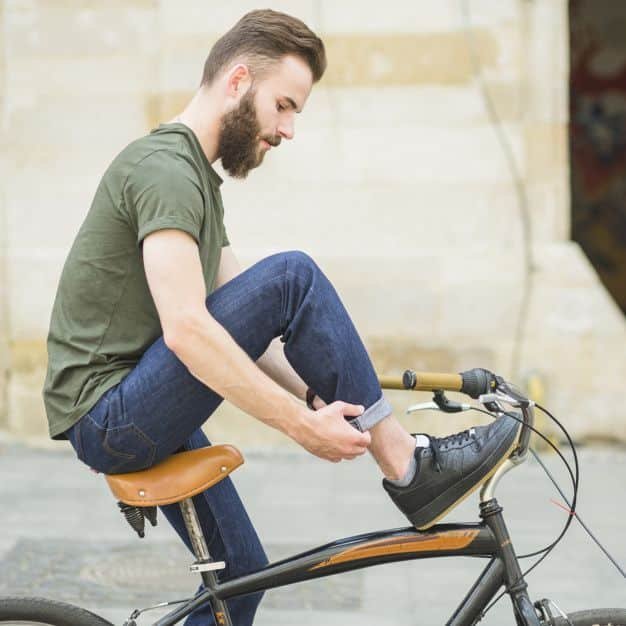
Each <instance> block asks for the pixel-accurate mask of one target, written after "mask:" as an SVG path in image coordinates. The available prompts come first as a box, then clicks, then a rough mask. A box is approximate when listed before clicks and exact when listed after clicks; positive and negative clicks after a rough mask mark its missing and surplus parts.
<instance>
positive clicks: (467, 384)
mask: <svg viewBox="0 0 626 626" xmlns="http://www.w3.org/2000/svg"><path fill="white" fill-rule="evenodd" d="M379 382H380V386H381V387H382V388H383V389H414V390H416V391H435V390H437V389H441V390H443V391H460V392H461V393H465V394H467V395H468V396H470V398H474V399H476V398H478V397H479V396H481V395H482V394H485V393H490V392H492V391H493V390H494V389H495V388H496V385H497V382H498V377H497V376H496V375H495V374H492V373H491V372H490V371H489V370H486V369H483V368H480V367H475V368H474V369H471V370H467V371H466V372H461V373H460V374H438V373H433V372H414V371H413V370H406V371H405V372H404V374H403V375H402V377H400V376H381V377H379Z"/></svg>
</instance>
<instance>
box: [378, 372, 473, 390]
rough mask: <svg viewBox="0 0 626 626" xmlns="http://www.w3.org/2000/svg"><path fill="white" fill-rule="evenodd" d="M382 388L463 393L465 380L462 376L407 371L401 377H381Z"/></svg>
mask: <svg viewBox="0 0 626 626" xmlns="http://www.w3.org/2000/svg"><path fill="white" fill-rule="evenodd" d="M379 381H380V385H381V387H383V388H385V389H415V390H417V391H434V390H435V389H443V390H445V391H461V386H462V384H463V379H462V378H461V375H460V374H437V373H433V372H414V371H413V370H406V372H404V374H403V375H402V378H400V377H399V376H381V377H380V378H379Z"/></svg>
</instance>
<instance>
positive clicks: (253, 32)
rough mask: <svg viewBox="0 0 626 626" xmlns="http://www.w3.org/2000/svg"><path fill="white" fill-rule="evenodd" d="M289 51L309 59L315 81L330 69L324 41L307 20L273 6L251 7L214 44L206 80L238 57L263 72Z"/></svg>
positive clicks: (211, 80) (208, 62)
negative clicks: (310, 27) (263, 7)
mask: <svg viewBox="0 0 626 626" xmlns="http://www.w3.org/2000/svg"><path fill="white" fill-rule="evenodd" d="M288 54H292V55H294V56H297V57H299V58H301V59H302V60H303V61H305V62H306V64H307V65H308V66H309V68H310V69H311V74H312V75H313V82H314V83H316V82H317V81H319V80H320V78H322V75H323V74H324V71H325V70H326V51H325V50H324V44H323V43H322V40H321V39H320V38H319V37H318V36H317V35H316V34H315V33H314V32H313V31H312V30H310V29H309V27H308V26H307V25H306V24H305V23H304V22H302V21H301V20H299V19H297V18H295V17H292V16H291V15H287V14H285V13H280V12H278V11H272V10H271V9H261V10H257V11H250V13H246V15H244V16H243V17H242V18H241V19H240V20H239V21H238V22H237V23H236V24H235V25H234V26H233V27H232V28H231V29H230V30H229V31H228V32H227V33H226V34H225V35H223V36H222V37H220V38H219V39H218V40H217V41H216V42H215V45H214V46H213V47H212V48H211V51H210V52H209V56H208V57H207V60H206V61H205V63H204V72H203V73H202V84H203V85H210V84H211V83H212V82H213V81H214V80H215V77H216V76H217V75H218V74H219V73H220V72H221V71H222V70H223V69H225V68H226V66H227V65H228V64H229V63H232V62H233V61H235V60H237V59H240V60H241V62H242V63H245V64H246V65H248V66H249V69H250V71H251V73H253V74H256V75H260V74H262V73H263V72H264V71H266V70H267V69H269V67H271V66H272V65H274V64H275V63H277V62H278V61H280V60H281V59H282V58H283V57H284V56H286V55H288Z"/></svg>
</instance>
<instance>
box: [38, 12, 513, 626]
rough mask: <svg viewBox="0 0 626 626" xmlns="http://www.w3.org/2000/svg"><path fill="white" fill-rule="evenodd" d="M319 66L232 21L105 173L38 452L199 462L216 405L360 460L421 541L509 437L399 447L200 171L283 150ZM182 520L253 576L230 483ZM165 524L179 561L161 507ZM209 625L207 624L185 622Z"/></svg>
mask: <svg viewBox="0 0 626 626" xmlns="http://www.w3.org/2000/svg"><path fill="white" fill-rule="evenodd" d="M325 67H326V58H325V52H324V46H323V44H322V42H321V40H320V39H319V38H318V37H317V36H316V35H315V34H314V33H312V32H311V31H310V30H309V29H308V28H307V27H306V26H305V24H303V23H302V22H301V21H299V20H297V19H294V18H293V17H290V16H287V15H284V14H281V13H277V12H274V11H270V10H264V11H253V12H251V13H248V14H247V15H245V16H244V17H243V18H242V19H241V20H240V21H239V22H238V23H237V24H236V25H235V26H234V27H233V28H232V29H231V30H230V31H229V32H228V33H226V34H225V35H224V36H223V37H222V38H221V39H220V40H219V41H218V42H217V43H216V44H215V46H214V47H213V48H212V50H211V52H210V54H209V56H208V58H207V61H206V64H205V67H204V73H203V77H202V83H201V85H200V88H199V89H198V91H197V92H196V94H195V95H194V97H193V98H192V100H191V102H189V104H188V105H187V107H186V108H185V109H184V111H182V112H181V113H180V115H178V116H177V117H176V118H175V119H174V120H171V121H170V122H169V123H167V124H162V125H161V126H159V128H157V129H156V130H154V131H152V133H150V135H148V136H146V137H143V138H141V139H139V140H137V141H135V142H134V143H132V144H130V145H129V146H128V147H126V148H125V149H124V150H123V151H122V152H121V153H120V154H119V155H118V156H117V157H116V159H115V160H114V161H113V163H112V164H111V166H110V167H109V169H108V170H107V171H106V173H105V174H104V177H103V178H102V181H101V183H100V185H99V187H98V190H97V192H96V195H95V198H94V200H93V203H92V206H91V209H90V211H89V213H88V215H87V217H86V219H85V221H84V223H83V225H82V227H81V229H80V231H79V233H78V235H77V237H76V240H75V242H74V245H73V247H72V249H71V251H70V254H69V257H68V259H67V261H66V264H65V267H64V269H63V274H62V276H61V280H60V284H59V288H58V293H57V298H56V301H55V305H54V310H53V314H52V320H51V326H50V334H49V338H48V352H49V368H48V375H47V378H46V384H45V389H44V398H45V404H46V410H47V413H48V418H49V423H50V434H51V436H52V437H53V438H67V439H69V440H70V442H71V443H72V445H73V446H74V448H75V449H76V453H77V455H78V457H79V458H80V459H81V460H82V461H83V462H85V463H86V464H87V465H89V466H90V467H92V468H94V469H96V470H98V471H101V472H105V473H120V472H128V471H135V470H140V469H144V468H147V467H149V466H151V465H153V464H155V463H158V462H159V461H162V460H163V459H165V458H166V457H168V456H169V455H171V454H172V453H174V452H177V451H179V450H189V449H193V448H197V447H201V446H206V445H208V441H207V439H206V437H205V436H204V434H203V433H202V431H201V430H200V427H201V426H202V424H203V422H204V421H205V420H206V419H207V418H208V416H210V415H211V413H212V412H213V411H214V410H215V409H216V407H217V406H218V405H219V403H220V402H221V401H222V399H224V398H225V399H226V400H228V401H229V402H232V403H233V404H235V405H236V406H238V407H239V408H241V409H242V410H244V411H245V412H246V413H249V414H250V415H252V416H253V417H255V418H257V419H259V420H261V421H262V422H264V423H265V424H267V425H268V426H271V427H273V428H277V429H278V430H280V431H282V432H283V433H285V434H286V435H287V436H289V437H291V438H292V439H294V440H295V441H296V442H297V443H299V444H300V445H301V446H302V447H304V448H305V449H306V450H308V451H309V452H311V453H312V454H315V455H317V456H319V457H321V458H323V459H327V460H329V461H333V462H338V461H341V460H343V459H354V458H355V457H357V456H359V455H361V454H363V453H364V452H365V451H366V450H369V451H370V453H371V454H372V455H373V457H374V459H375V460H376V462H377V463H378V465H379V466H380V468H381V470H382V473H383V474H384V480H383V485H384V487H385V489H386V490H387V491H388V493H389V494H390V496H391V498H392V500H393V501H394V502H395V503H396V505H397V506H398V507H399V508H400V509H401V510H402V511H403V512H404V513H405V514H406V515H407V517H408V518H409V520H410V521H411V522H412V523H413V524H415V526H417V527H418V528H426V527H428V526H430V525H432V524H433V523H434V522H435V521H436V520H437V519H439V518H440V517H441V516H442V515H444V514H445V512H446V511H447V510H448V509H450V508H451V507H453V506H454V505H455V504H456V503H457V502H458V501H459V500H460V499H462V498H463V497H464V496H465V495H466V494H467V493H468V491H470V490H471V489H472V488H475V487H476V486H477V485H478V484H480V483H481V482H482V481H484V480H485V478H486V476H487V474H488V473H489V472H490V471H491V470H493V468H494V467H495V466H496V465H498V464H499V463H500V462H501V461H502V460H503V459H504V458H505V456H506V454H507V452H508V451H509V450H510V449H511V447H512V445H513V444H514V441H515V437H516V434H517V425H516V423H515V422H513V421H503V420H500V421H498V422H497V423H494V424H493V425H490V426H488V427H477V428H475V429H471V430H470V431H466V432H463V433H460V434H457V435H453V436H451V437H448V438H446V439H443V440H441V439H440V440H434V439H431V438H429V437H428V436H426V435H418V436H417V437H413V436H411V435H409V434H408V433H407V432H405V430H404V429H403V428H402V427H401V426H400V424H399V422H398V421H397V420H396V418H395V417H394V416H393V415H392V410H391V407H390V405H389V403H388V402H387V400H386V399H385V397H384V396H383V395H382V392H381V389H380V386H379V384H378V380H377V377H376V374H375V372H374V370H373V368H372V365H371V362H370V360H369V357H368V355H367V352H366V350H365V347H364V346H363V344H362V342H361V340H360V338H359V336H358V334H357V332H356V330H355V328H354V326H353V324H352V322H351V320H350V318H349V316H348V314H347V312H346V310H345V309H344V307H343V305H342V303H341V302H340V300H339V298H338V296H337V293H336V292H335V290H334V288H333V287H332V285H331V284H330V282H329V281H328V279H327V278H326V277H325V276H324V274H323V273H322V272H321V271H320V269H319V268H318V267H317V265H316V264H315V263H314V262H313V261H312V259H310V258H309V257H308V256H307V255H305V254H303V253H300V252H286V253H281V254H276V255H273V256H271V257H268V258H266V259H263V260H262V261H260V262H259V263H257V264H255V265H254V266H252V267H251V268H249V269H248V270H246V271H244V272H242V271H241V268H240V266H239V264H238V262H237V260H236V257H235V255H234V253H233V252H232V250H231V247H230V244H229V241H228V238H227V235H226V231H225V228H224V223H223V208H222V201H221V197H220V191H219V187H220V184H221V182H222V181H221V180H220V178H219V176H218V175H217V173H216V172H215V171H214V170H213V168H212V166H211V163H213V162H214V161H216V160H217V159H221V162H222V166H223V168H224V169H225V171H226V172H227V173H228V174H230V175H231V176H234V177H237V178H244V177H245V176H246V174H247V173H248V172H249V170H250V169H252V168H254V167H257V166H258V165H260V164H261V162H262V161H263V158H264V157H265V155H266V153H267V152H269V151H271V150H273V149H276V148H277V147H278V146H279V145H280V143H281V142H282V141H283V140H288V139H292V138H293V136H294V121H295V116H296V114H298V113H300V112H301V111H302V109H303V107H304V105H305V103H306V100H307V98H308V96H309V93H310V91H311V88H312V86H313V84H314V83H315V82H317V81H318V80H319V79H320V78H321V77H322V74H323V73H324V70H325ZM285 210H291V209H290V208H289V207H286V208H285ZM276 338H279V340H277V339H276ZM305 399H306V400H307V405H308V406H305V405H304V404H303V403H302V402H301V401H302V400H305ZM299 400H300V401H299ZM195 503H196V507H197V509H198V513H199V516H200V517H201V523H202V526H203V529H204V533H205V536H206V537H207V541H208V543H209V550H210V551H211V553H212V555H213V556H214V558H216V559H218V560H224V561H226V563H227V569H226V572H225V574H226V575H228V576H231V575H237V574H241V573H244V572H246V571H249V570H251V569H253V568H258V567H261V566H263V565H264V564H265V563H266V557H265V554H264V552H263V549H262V547H261V545H260V542H259V540H258V538H257V535H256V533H255V531H254V528H253V526H252V524H251V523H250V520H249V519H248V516H247V514H246V512H245V509H244V508H243V505H242V503H241V502H240V500H239V497H238V495H237V493H236V492H235V489H234V487H233V485H232V482H231V481H230V480H229V479H226V480H224V481H222V482H220V483H219V484H218V485H216V486H215V487H213V488H211V489H209V490H208V491H206V492H205V493H204V494H201V495H200V496H197V497H196V498H195ZM163 511H164V513H165V515H166V517H167V519H168V520H169V521H170V522H171V523H172V525H173V526H174V528H175V529H176V531H177V532H178V533H179V535H180V536H181V538H182V539H183V540H184V541H185V542H186V543H187V545H189V539H188V537H187V534H186V530H185V528H184V524H183V522H182V519H181V514H180V512H179V510H178V508H177V507H176V506H166V507H163ZM259 601H260V595H258V594H256V595H251V596H247V597H244V598H240V599H236V600H233V601H231V602H230V604H229V607H230V610H231V613H232V616H233V620H234V623H235V624H237V625H238V626H242V625H248V624H251V623H252V620H253V618H254V612H255V610H256V607H257V605H258V602H259ZM212 619H213V618H212V617H211V616H210V612H209V611H208V609H207V610H206V611H200V612H197V613H195V614H194V615H192V616H191V617H190V618H189V620H188V622H187V623H188V624H207V623H209V624H213V623H214V622H213V621H212Z"/></svg>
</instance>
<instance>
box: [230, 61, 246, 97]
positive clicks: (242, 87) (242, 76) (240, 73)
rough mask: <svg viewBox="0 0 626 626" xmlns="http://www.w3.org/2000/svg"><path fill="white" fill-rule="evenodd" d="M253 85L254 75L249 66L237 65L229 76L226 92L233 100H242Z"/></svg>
mask: <svg viewBox="0 0 626 626" xmlns="http://www.w3.org/2000/svg"><path fill="white" fill-rule="evenodd" d="M251 84H252V75H251V74H250V70H249V69H248V66H247V65H245V64H243V63H237V65H235V66H234V67H233V68H232V69H231V70H230V71H229V72H228V75H227V81H226V90H227V93H228V95H229V96H231V97H232V98H240V97H241V96H242V95H243V94H245V93H246V91H248V89H249V88H250V85H251Z"/></svg>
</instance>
